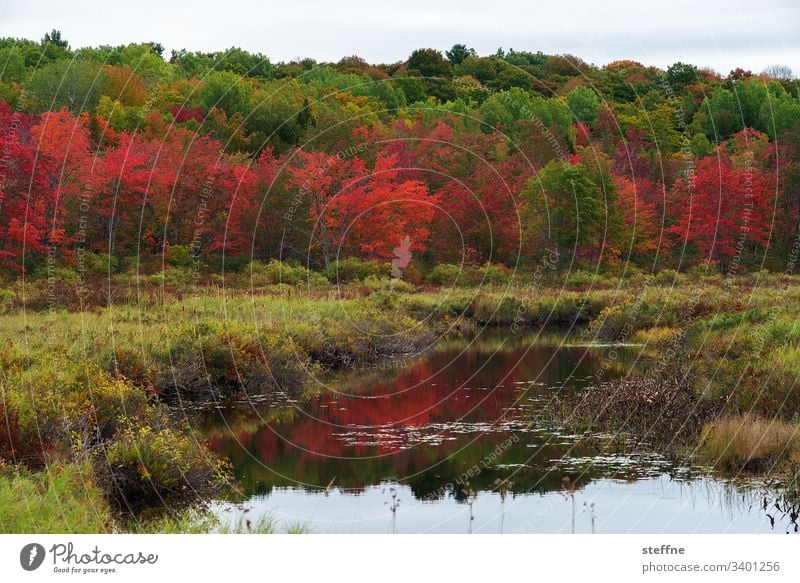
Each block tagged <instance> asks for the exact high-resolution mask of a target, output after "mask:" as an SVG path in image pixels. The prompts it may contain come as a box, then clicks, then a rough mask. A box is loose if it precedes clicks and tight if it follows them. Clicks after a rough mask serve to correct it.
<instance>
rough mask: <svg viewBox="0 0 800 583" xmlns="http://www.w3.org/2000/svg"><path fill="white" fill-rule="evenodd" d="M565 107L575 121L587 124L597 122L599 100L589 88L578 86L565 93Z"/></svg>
mask: <svg viewBox="0 0 800 583" xmlns="http://www.w3.org/2000/svg"><path fill="white" fill-rule="evenodd" d="M567 105H568V106H569V109H570V111H571V112H572V115H574V116H575V119H577V120H579V121H582V122H584V123H589V124H591V123H594V122H595V121H597V115H598V112H599V111H600V100H599V99H598V98H597V95H596V94H595V92H594V91H592V90H591V89H590V88H589V87H586V86H585V85H580V86H578V87H576V88H575V89H573V90H572V91H570V92H569V93H567Z"/></svg>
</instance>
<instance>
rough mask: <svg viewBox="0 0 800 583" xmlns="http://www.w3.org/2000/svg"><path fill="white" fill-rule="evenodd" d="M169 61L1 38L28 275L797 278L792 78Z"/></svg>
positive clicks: (501, 59) (54, 35)
mask: <svg viewBox="0 0 800 583" xmlns="http://www.w3.org/2000/svg"><path fill="white" fill-rule="evenodd" d="M162 53H163V49H162V47H161V46H160V45H158V44H157V43H144V44H138V45H128V46H120V47H99V48H82V49H77V50H72V49H71V48H70V47H69V45H68V43H67V42H66V41H65V40H64V39H62V37H61V35H60V33H59V32H58V31H53V32H51V33H48V34H47V35H45V37H44V39H42V41H41V42H34V41H29V40H19V39H0V267H1V268H2V270H3V271H4V272H5V273H6V274H8V275H13V274H18V273H20V272H22V271H27V272H33V273H36V272H38V271H41V270H42V269H45V268H47V267H48V266H49V267H52V266H53V265H58V266H60V267H64V266H68V267H70V268H74V269H86V268H87V267H86V266H87V265H95V266H96V265H97V264H98V262H99V263H100V264H101V268H102V269H108V268H110V269H111V270H122V269H125V268H126V267H129V266H131V265H132V264H133V263H134V262H136V263H138V264H139V265H140V266H144V267H145V268H149V267H152V268H157V267H159V266H160V265H162V264H167V265H178V266H182V267H194V268H203V269H205V268H208V269H218V268H220V267H221V266H222V263H223V262H224V264H225V268H226V269H236V268H237V267H239V266H241V265H243V264H244V263H246V262H247V261H249V260H250V259H251V258H257V259H261V260H267V259H271V258H278V257H279V258H282V259H284V260H287V259H288V260H298V261H303V262H305V261H309V263H310V264H311V265H312V266H325V265H327V264H329V263H330V262H332V261H334V260H335V259H337V258H340V257H359V258H363V259H371V260H377V261H381V262H388V261H391V260H392V259H396V258H397V257H400V258H401V259H402V257H403V256H404V254H410V255H411V256H413V258H414V260H415V261H416V262H418V263H419V265H420V266H422V267H424V268H432V267H433V266H435V265H437V264H441V263H450V262H456V263H458V262H461V261H464V262H466V263H468V264H475V265H479V264H484V263H486V262H493V263H505V264H507V265H509V266H519V267H521V268H523V269H526V268H530V269H533V266H534V265H536V264H537V263H538V262H541V261H542V260H543V258H545V259H546V261H548V262H553V261H555V262H556V263H557V264H558V265H561V266H568V265H575V264H576V263H577V264H583V265H587V266H595V265H611V266H614V265H619V264H621V263H624V262H627V261H632V262H634V263H636V264H638V265H640V266H642V267H643V268H646V269H653V268H661V267H672V268H676V267H677V268H684V267H689V266H692V265H696V264H698V263H701V262H708V263H712V264H714V265H715V266H717V267H718V268H719V269H720V270H721V271H730V270H737V269H740V268H741V269H746V268H750V267H752V266H759V267H761V266H762V265H764V266H766V267H769V268H772V269H779V270H785V269H793V267H794V261H795V260H794V259H793V257H796V255H797V253H798V250H799V249H800V242H798V236H800V231H799V230H798V222H800V214H799V211H800V100H799V99H798V86H797V82H796V80H794V79H793V77H792V74H791V71H788V70H787V69H785V68H780V67H772V68H771V69H770V70H769V71H767V72H764V73H761V74H753V73H751V72H749V71H743V70H741V69H737V70H735V71H731V72H730V74H729V75H727V76H724V77H723V76H721V75H719V74H717V73H715V72H713V71H710V70H704V69H698V68H696V67H694V66H691V65H686V64H682V63H676V64H674V65H672V66H671V67H668V68H667V69H666V70H661V69H658V68H655V67H647V66H644V65H642V64H640V63H637V62H633V61H618V62H615V63H610V64H608V65H606V66H604V67H596V66H593V65H590V64H587V63H585V62H583V61H582V60H580V59H578V58H577V57H573V56H571V55H545V54H543V53H540V52H537V53H532V52H525V51H514V50H509V51H503V50H498V52H497V53H496V54H495V55H492V56H478V55H477V54H475V51H473V50H471V49H469V48H468V47H466V46H464V45H456V46H454V47H453V48H452V49H451V50H449V51H446V52H445V54H442V53H440V52H439V51H436V50H433V49H421V50H417V51H414V52H413V53H412V54H411V55H410V56H409V58H408V59H407V60H406V61H404V62H399V63H393V64H375V65H373V64H369V63H367V62H365V61H364V60H363V59H360V58H358V57H348V58H344V59H342V60H341V61H339V62H338V63H317V62H315V61H313V60H310V59H306V60H302V61H298V62H290V63H271V62H270V61H269V60H268V59H267V58H266V57H264V56H263V55H260V54H250V53H247V52H245V51H242V50H240V49H230V50H228V51H225V52H218V53H197V52H188V51H174V52H173V53H172V55H171V56H170V57H169V59H165V58H164V56H163V55H162ZM398 249H399V252H398ZM398 253H399V254H398Z"/></svg>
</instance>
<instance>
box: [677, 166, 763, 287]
mask: <svg viewBox="0 0 800 583" xmlns="http://www.w3.org/2000/svg"><path fill="white" fill-rule="evenodd" d="M767 185H768V179H767V177H766V176H765V174H764V173H763V172H762V171H761V170H759V169H757V168H755V167H746V168H736V167H734V166H733V164H732V163H731V160H730V158H728V157H727V156H726V155H724V154H723V155H721V156H720V157H719V158H712V157H709V158H705V159H703V160H701V161H700V163H699V164H698V165H697V171H696V174H695V175H694V177H693V178H692V179H690V180H689V181H685V180H679V181H678V182H676V184H675V186H674V188H673V199H674V202H675V203H676V204H678V205H679V206H680V207H681V208H682V209H683V212H682V214H681V216H680V219H679V221H678V224H677V225H675V226H673V227H671V228H670V229H669V231H670V232H671V233H674V234H675V235H678V236H679V237H680V240H681V241H682V242H684V243H687V242H691V243H694V244H695V245H697V247H698V249H699V250H700V252H701V253H702V254H703V256H704V258H705V259H707V260H709V261H714V262H716V263H717V264H718V265H719V268H720V270H722V271H723V272H724V271H727V270H728V269H729V268H730V267H731V263H732V261H733V259H734V257H737V256H740V255H741V253H742V252H743V251H744V250H746V249H748V248H751V247H754V246H762V247H766V246H768V243H769V241H768V237H769V226H770V205H769V200H768V187H767Z"/></svg>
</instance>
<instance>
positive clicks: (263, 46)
mask: <svg viewBox="0 0 800 583" xmlns="http://www.w3.org/2000/svg"><path fill="white" fill-rule="evenodd" d="M52 28H57V29H60V30H61V31H62V34H63V36H64V37H65V38H66V39H67V40H68V41H69V42H70V44H71V45H72V47H73V48H76V47H80V46H87V45H92V46H95V45H100V44H111V45H117V44H127V43H130V42H142V41H157V42H160V43H161V44H163V45H164V46H165V47H166V49H167V50H166V52H165V55H166V56H169V51H170V50H171V49H179V48H187V49H190V50H202V51H213V50H222V49H225V48H228V47H231V46H238V47H241V48H244V49H247V50H249V51H253V52H262V53H264V54H265V55H267V56H268V57H269V58H270V60H272V61H281V60H290V59H295V58H297V57H312V58H314V59H317V60H321V61H323V60H328V61H329V60H338V59H340V58H341V57H342V56H345V55H352V54H358V55H360V56H362V57H364V58H366V59H367V60H368V61H372V62H378V61H380V62H394V61H398V60H403V59H405V58H406V57H407V56H408V55H409V53H410V52H411V51H412V50H413V49H415V48H420V47H433V48H437V49H441V50H444V49H447V48H449V47H451V46H452V45H453V44H454V43H464V44H467V45H469V46H472V47H474V48H475V49H477V51H478V52H479V53H480V54H489V53H494V52H495V50H496V49H497V48H498V47H501V46H502V47H503V48H506V49H508V48H514V49H517V50H530V51H536V50H541V51H543V52H545V53H572V54H575V55H577V56H579V57H581V58H583V59H584V60H586V61H589V62H592V63H595V64H597V65H602V64H605V63H607V62H609V61H613V60H616V59H622V58H626V59H634V60H638V61H641V62H643V63H645V64H648V65H658V66H666V65H669V64H671V63H673V62H675V61H684V62H690V63H693V64H696V65H699V66H709V67H712V68H714V69H716V70H718V71H720V72H722V73H727V72H728V71H729V70H730V69H732V68H734V67H736V66H741V67H743V68H746V69H751V70H753V71H755V72H759V71H761V70H763V69H764V67H766V66H767V65H770V64H785V65H789V66H790V67H792V70H793V71H794V72H795V74H798V73H800V0H675V1H671V2H667V1H664V0H640V1H639V2H635V1H632V0H605V1H603V0H596V1H585V0H568V1H567V0H547V1H539V0H536V1H527V2H525V1H522V0H490V1H486V0H459V1H457V2H442V1H434V0H403V1H401V2H398V1H396V0H395V1H392V2H380V1H378V0H373V1H368V0H328V1H322V0H283V1H280V2H275V1H263V2H256V1H253V0H224V1H219V0H194V1H192V2H169V1H166V0H135V1H130V0H128V1H126V2H112V1H111V0H104V1H103V0H72V1H69V2H67V1H61V2H56V1H37V0H0V37H1V36H14V37H25V38H31V39H36V40H38V39H40V38H41V37H42V35H43V34H44V32H45V31H48V30H50V29H52Z"/></svg>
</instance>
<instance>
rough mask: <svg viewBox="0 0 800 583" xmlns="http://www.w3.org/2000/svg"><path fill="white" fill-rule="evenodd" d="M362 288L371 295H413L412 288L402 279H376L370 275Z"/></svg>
mask: <svg viewBox="0 0 800 583" xmlns="http://www.w3.org/2000/svg"><path fill="white" fill-rule="evenodd" d="M363 283H364V287H366V288H367V289H369V290H370V291H371V292H372V293H376V292H381V293H413V292H414V289H415V288H414V286H413V285H411V284H410V283H408V282H407V281H404V280H402V279H391V278H388V277H376V276H374V275H370V276H369V277H367V278H366V279H365V280H364V282H363Z"/></svg>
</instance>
